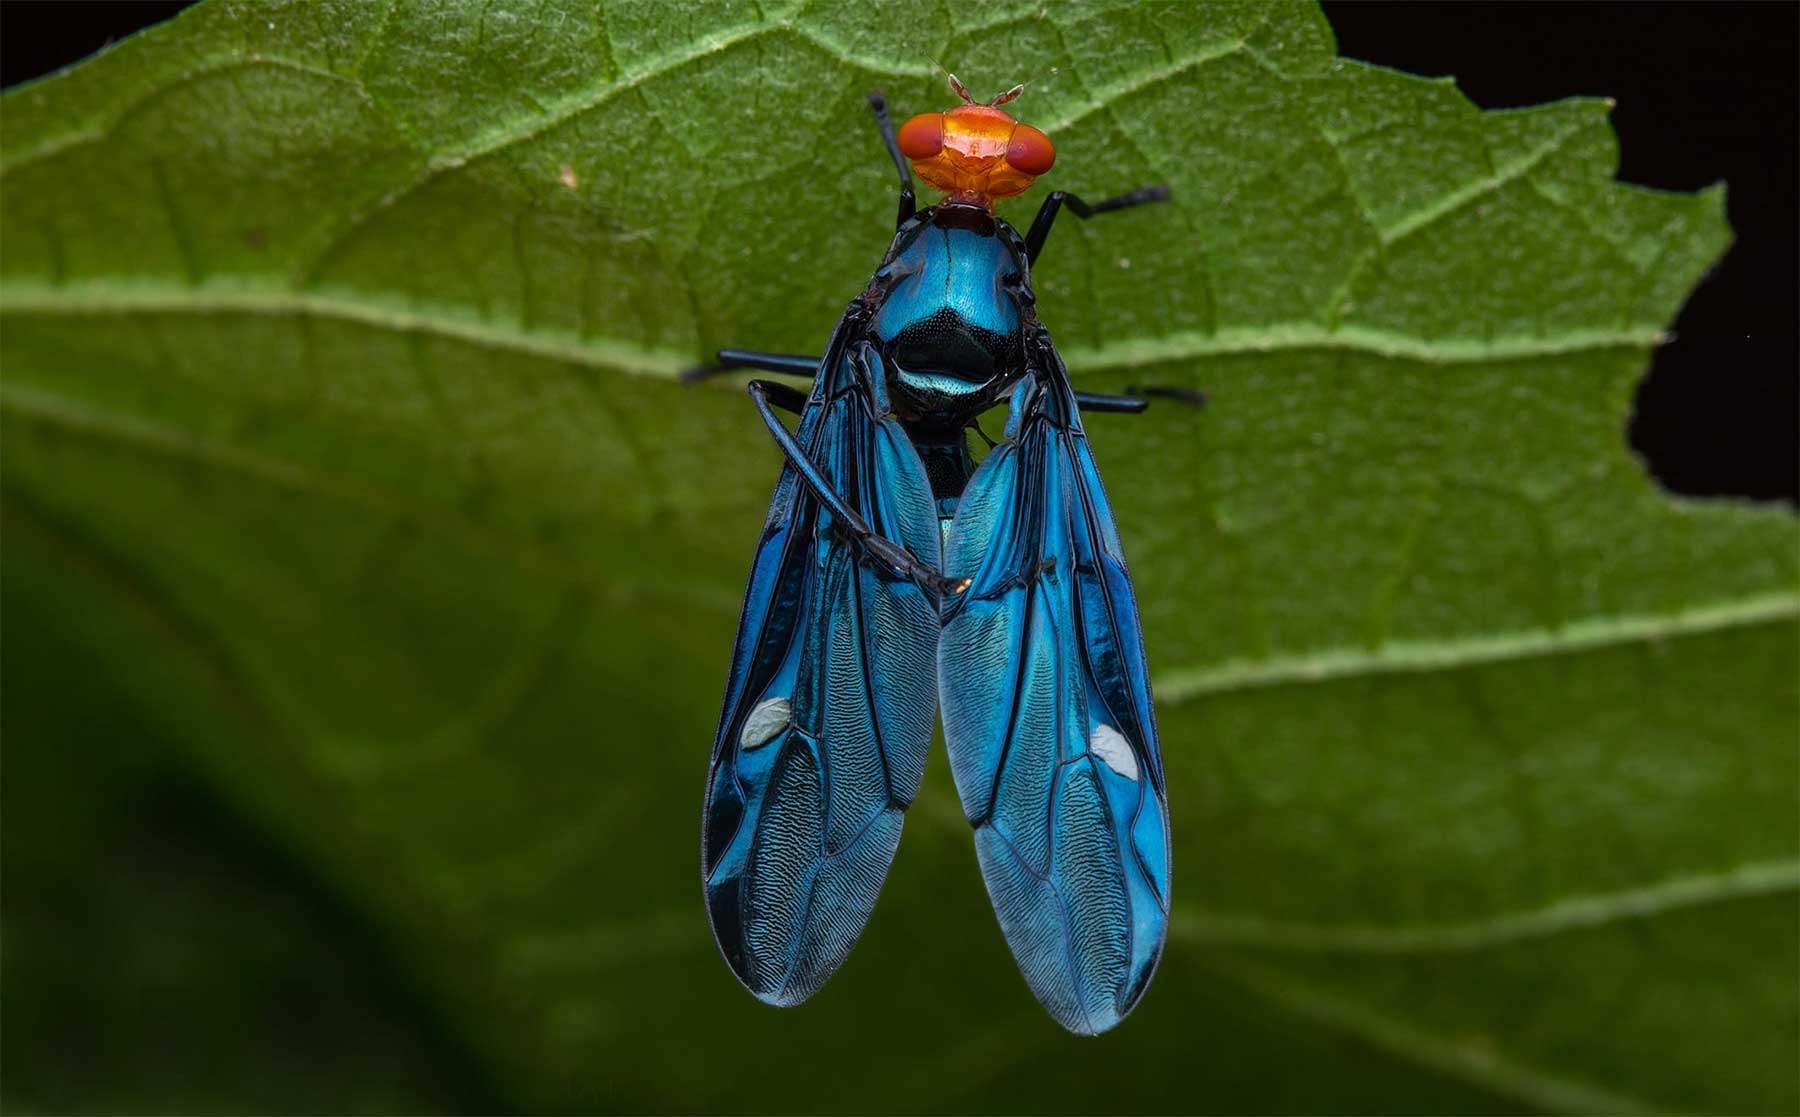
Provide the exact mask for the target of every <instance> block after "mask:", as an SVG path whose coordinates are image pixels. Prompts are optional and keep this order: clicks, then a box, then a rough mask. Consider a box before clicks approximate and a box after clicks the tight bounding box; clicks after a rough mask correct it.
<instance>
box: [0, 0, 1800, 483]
mask: <svg viewBox="0 0 1800 1117" xmlns="http://www.w3.org/2000/svg"><path fill="white" fill-rule="evenodd" d="M183 6H184V5H182V4H169V3H83V4H69V3H58V4H22V3H18V2H9V3H6V4H4V6H0V18H3V19H4V25H3V27H0V84H4V85H12V84H15V83H17V82H21V81H26V80H29V79H30V78H33V77H37V76H39V75H41V74H45V73H48V72H50V71H51V70H55V69H57V68H59V67H62V66H66V65H68V64H69V63H71V62H75V61H77V60H79V59H81V58H83V57H85V56H86V55H88V54H91V53H92V52H94V51H95V50H98V49H99V48H100V47H101V46H103V45H105V44H106V43H108V42H110V41H112V40H114V39H117V38H119V37H121V36H124V35H127V34H129V33H131V32H132V31H135V30H137V29H139V28H141V27H146V26H148V25H150V24H152V23H157V22H160V21H161V20H164V19H166V18H168V17H169V16H170V15H172V14H174V13H175V12H177V11H179V10H180V9H181V8H182V7H183ZM1324 7H1325V13H1326V15H1327V17H1328V18H1329V19H1330V20H1331V25H1332V27H1333V28H1334V29H1335V30H1336V31H1337V37H1338V49H1339V52H1340V53H1341V54H1343V55H1345V56H1347V57H1350V58H1359V59H1363V60H1365V61H1368V62H1375V63H1379V64H1381V65H1383V66H1391V67H1394V68H1395V69H1400V70H1407V71H1410V72H1413V73H1419V74H1429V75H1443V74H1450V75H1454V76H1455V78H1456V80H1457V85H1458V87H1459V88H1461V89H1462V91H1463V92H1464V93H1465V94H1467V95H1468V96H1469V97H1470V98H1471V99H1472V100H1474V101H1475V102H1476V103H1477V104H1479V105H1481V106H1482V107H1484V108H1501V107H1508V106H1517V105H1531V104H1539V103H1542V102H1545V101H1553V100H1556V99H1558V98H1562V97H1569V96H1574V95H1586V96H1607V97H1612V98H1613V99H1614V100H1616V101H1617V102H1618V105H1617V108H1616V109H1615V110H1614V112H1613V117H1612V119H1613V125H1614V127H1615V128H1616V129H1617V130H1618V134H1619V143H1620V149H1621V163H1620V167H1619V177H1620V178H1621V179H1623V180H1624V181H1626V182H1633V183H1639V184H1642V185H1646V186H1656V187H1662V188H1665V189H1670V190H1695V189H1698V188H1700V187H1702V186H1706V185H1709V184H1711V183H1713V182H1717V181H1719V180H1721V179H1723V180H1724V181H1725V182H1726V184H1727V188H1728V203H1727V204H1728V208H1729V212H1730V216H1731V225H1732V228H1733V229H1734V230H1735V232H1736V235H1737V240H1736V243H1735V244H1734V245H1733V247H1732V249H1731V251H1730V253H1729V254H1728V255H1727V256H1726V258H1725V260H1724V262H1723V263H1722V264H1721V265H1720V266H1719V267H1718V268H1717V269H1715V270H1714V272H1713V273H1712V274H1711V275H1710V276H1708V277H1707V279H1706V280H1705V281H1704V282H1703V283H1702V284H1701V285H1700V287H1699V289H1698V290H1697V291H1695V293H1694V295H1693V298H1692V299H1691V300H1690V301H1689V302H1688V305H1687V306H1686V307H1685V308H1684V309H1683V310H1682V312H1681V314H1680V317H1678V318H1677V319H1676V321H1675V325H1674V332H1675V335H1676V339H1675V341H1674V342H1673V343H1671V344H1669V345H1667V346H1664V347H1663V348H1661V349H1660V350H1658V351H1657V353H1656V355H1655V358H1654V361H1653V364H1652V367H1651V373H1650V375H1649V376H1648V377H1646V378H1645V380H1644V383H1643V386H1642V387H1641V389H1640V390H1639V393H1638V400H1637V412H1636V415H1635V416H1634V418H1633V420H1632V425H1631V441H1632V445H1633V446H1634V448H1636V449H1637V451H1638V452H1639V453H1640V454H1642V455H1644V457H1645V458H1646V459H1647V460H1648V461H1649V464H1650V468H1651V471H1652V472H1653V473H1654V474H1655V475H1656V476H1657V478H1658V479H1659V480H1661V481H1662V483H1663V484H1664V485H1666V486H1667V487H1668V488H1670V489H1673V490H1674V491H1676V492H1682V493H1693V494H1736V495H1741V496H1751V497H1759V498H1765V499H1767V498H1781V499H1786V500H1788V501H1791V502H1800V327H1797V325H1796V308H1797V305H1800V290H1797V285H1796V273H1797V271H1800V265H1797V251H1796V250H1797V247H1800V223H1797V221H1796V211H1797V210H1800V196H1797V192H1796V170H1795V162H1796V161H1795V150H1796V144H1797V143H1800V88H1797V84H1796V71H1797V70H1800V62H1797V61H1796V60H1797V59H1800V5H1795V4H1792V3H1780V2H1771V3H1750V4H1727V3H1694V4H1685V3H1683V4H1677V3H1607V4H1573V3H1562V4H1526V3H1506V4H1478V3H1444V2H1437V3H1406V4H1395V3H1370V2H1356V3H1351V2H1327V3H1326V4H1325V5H1324Z"/></svg>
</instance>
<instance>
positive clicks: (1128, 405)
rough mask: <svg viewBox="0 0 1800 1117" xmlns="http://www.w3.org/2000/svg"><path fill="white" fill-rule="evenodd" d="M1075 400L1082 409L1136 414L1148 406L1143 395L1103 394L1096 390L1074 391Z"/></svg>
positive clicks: (1148, 402) (1148, 403) (1147, 401)
mask: <svg viewBox="0 0 1800 1117" xmlns="http://www.w3.org/2000/svg"><path fill="white" fill-rule="evenodd" d="M1075 402H1076V404H1078V405H1079V406H1080V407H1081V410H1083V411H1116V412H1119V413H1121V414H1125V415H1136V414H1139V413H1140V412H1142V411H1143V410H1144V408H1146V407H1149V406H1150V401H1149V400H1147V399H1145V398H1144V397H1143V396H1103V395H1101V394H1100V393H1098V392H1076V393H1075Z"/></svg>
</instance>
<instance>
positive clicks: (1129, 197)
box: [1025, 185, 1169, 264]
mask: <svg viewBox="0 0 1800 1117" xmlns="http://www.w3.org/2000/svg"><path fill="white" fill-rule="evenodd" d="M1168 199H1169V188H1168V187H1167V186H1161V185H1158V186H1140V187H1138V188H1137V189H1136V190H1133V191H1131V192H1130V193H1127V194H1120V195H1118V196H1117V197H1112V198H1106V199H1104V200H1102V201H1098V202H1094V203H1091V204H1090V203H1088V202H1084V201H1082V200H1081V199H1080V198H1078V197H1076V196H1075V195H1073V194H1065V193H1063V192H1062V191H1061V190H1052V191H1051V192H1050V195H1049V197H1047V198H1045V199H1044V204H1043V205H1041V206H1039V207H1038V211H1037V216H1036V217H1035V218H1033V219H1032V221H1031V230H1030V231H1029V232H1027V233H1026V234H1025V256H1026V258H1027V259H1029V260H1030V261H1031V262H1032V263H1034V264H1035V263H1037V258H1038V253H1040V252H1042V251H1043V250H1044V240H1045V238H1046V237H1048V236H1049V235H1050V226H1051V225H1054V224H1055V223H1056V215H1057V213H1058V211H1060V210H1061V209H1062V207H1064V206H1068V207H1069V212H1070V213H1073V214H1074V215H1075V216H1076V217H1079V218H1082V219H1083V220H1086V219H1087V218H1089V217H1092V216H1094V215H1095V214H1097V213H1107V212H1109V211H1111V210H1115V209H1128V208H1130V207H1131V206H1141V205H1143V204H1144V203H1146V202H1165V201H1168Z"/></svg>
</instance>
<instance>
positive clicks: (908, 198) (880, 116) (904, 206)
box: [869, 89, 919, 229]
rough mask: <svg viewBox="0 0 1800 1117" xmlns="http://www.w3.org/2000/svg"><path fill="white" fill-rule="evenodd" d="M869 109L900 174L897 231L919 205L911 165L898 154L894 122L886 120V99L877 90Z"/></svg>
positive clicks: (870, 99)
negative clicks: (914, 189)
mask: <svg viewBox="0 0 1800 1117" xmlns="http://www.w3.org/2000/svg"><path fill="white" fill-rule="evenodd" d="M869 107H870V108H871V109H874V110H875V127H877V128H879V129H881V142H882V143H884V144H886V145H887V150H888V155H889V156H890V157H891V158H892V159H893V160H894V170H896V171H898V172H899V174H900V216H899V217H897V218H895V219H894V228H896V229H898V228H899V227H900V226H902V225H904V224H906V219H907V218H909V217H911V216H912V215H913V211H914V210H915V209H917V208H918V205H919V203H918V199H917V198H915V197H914V196H913V179H912V164H910V163H908V162H907V161H906V156H904V155H902V154H900V141H898V140H896V139H895V138H894V122H893V121H891V120H889V119H888V111H887V98H886V97H883V96H882V95H881V91H880V90H879V89H878V90H876V91H875V92H873V93H871V94H869Z"/></svg>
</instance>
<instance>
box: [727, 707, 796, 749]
mask: <svg viewBox="0 0 1800 1117" xmlns="http://www.w3.org/2000/svg"><path fill="white" fill-rule="evenodd" d="M793 720H794V704H793V703H792V702H789V701H788V700H787V699H785V698H765V699H763V700H762V701H761V702H758V703H757V704H756V709H754V710H751V711H750V716H749V717H747V718H745V719H744V731H743V732H742V733H740V734H738V745H739V747H741V748H746V749H756V748H761V747H762V746H764V745H766V744H768V743H769V742H770V741H773V740H774V739H775V738H776V737H777V736H779V735H780V733H781V731H782V730H783V729H786V728H787V727H788V722H790V721H793Z"/></svg>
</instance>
